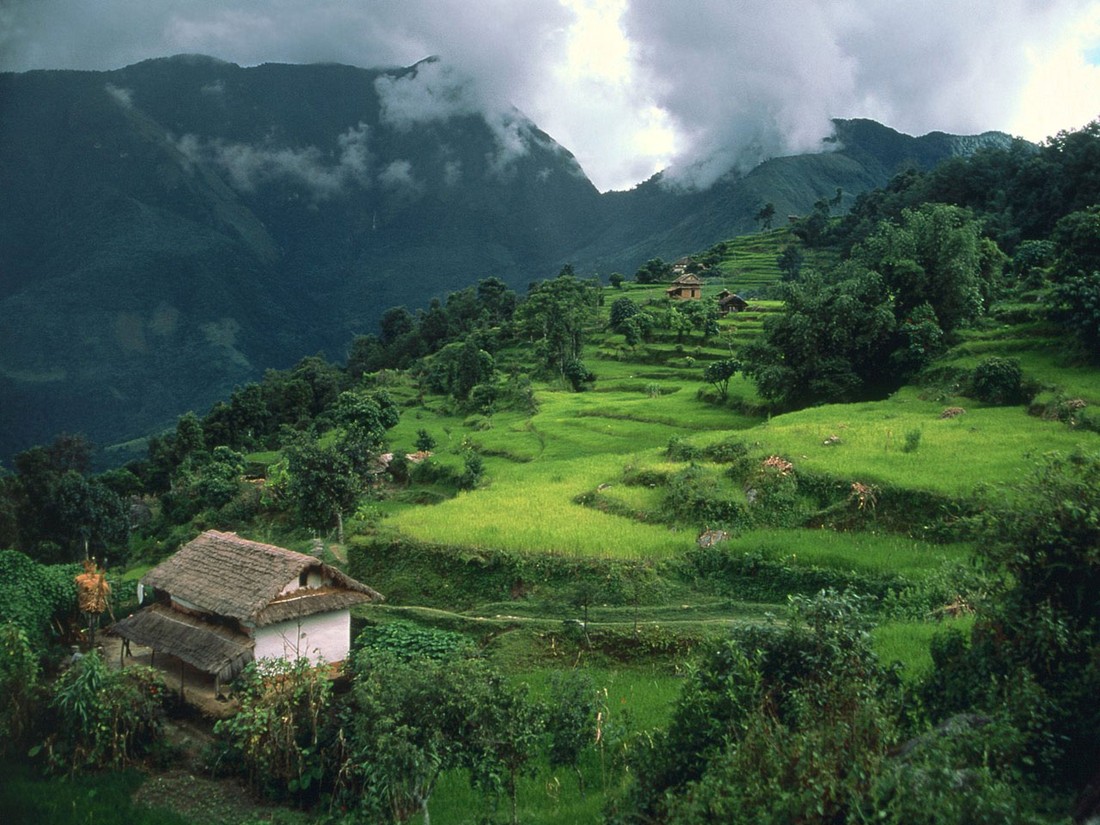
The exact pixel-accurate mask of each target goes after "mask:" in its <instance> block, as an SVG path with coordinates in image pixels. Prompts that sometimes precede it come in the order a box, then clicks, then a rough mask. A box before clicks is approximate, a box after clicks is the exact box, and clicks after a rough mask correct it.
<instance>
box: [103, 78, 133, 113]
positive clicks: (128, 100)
mask: <svg viewBox="0 0 1100 825" xmlns="http://www.w3.org/2000/svg"><path fill="white" fill-rule="evenodd" d="M104 88H105V89H106V90H107V94H109V95H110V96H111V97H113V98H114V99H115V100H116V101H118V103H119V105H120V106H122V108H123V109H129V108H130V107H132V106H133V105H134V90H133V89H123V88H122V87H120V86H113V85H111V84H110V83H108V84H107V85H106V86H104Z"/></svg>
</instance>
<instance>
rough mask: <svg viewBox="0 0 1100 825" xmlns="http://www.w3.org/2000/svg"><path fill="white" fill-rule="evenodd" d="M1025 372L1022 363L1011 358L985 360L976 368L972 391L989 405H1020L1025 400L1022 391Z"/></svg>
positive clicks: (972, 380) (971, 385)
mask: <svg viewBox="0 0 1100 825" xmlns="http://www.w3.org/2000/svg"><path fill="white" fill-rule="evenodd" d="M1022 383H1023V371H1022V370H1021V369H1020V362H1019V361H1016V360H1014V359H1011V358H998V357H992V358H985V359H983V360H982V361H981V363H979V364H978V366H977V367H975V368H974V375H973V378H972V379H971V384H970V387H971V389H970V391H971V393H972V394H973V395H974V397H975V398H977V399H978V400H979V401H984V402H986V403H987V404H1019V403H1022V402H1023V401H1024V400H1025V399H1024V398H1023V391H1022Z"/></svg>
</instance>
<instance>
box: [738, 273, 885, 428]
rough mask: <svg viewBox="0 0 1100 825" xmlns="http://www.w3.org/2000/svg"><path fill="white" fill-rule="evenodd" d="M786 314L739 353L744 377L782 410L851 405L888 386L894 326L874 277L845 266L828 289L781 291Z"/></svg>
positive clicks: (817, 281)
mask: <svg viewBox="0 0 1100 825" xmlns="http://www.w3.org/2000/svg"><path fill="white" fill-rule="evenodd" d="M783 296H784V300H785V302H786V307H785V308H784V311H783V313H782V314H779V315H776V316H773V317H771V318H768V319H767V320H766V321H765V322H764V334H763V336H761V337H760V338H759V339H758V340H756V341H754V342H753V343H751V344H749V345H748V346H747V347H745V349H744V351H743V353H742V355H743V357H744V362H745V364H744V372H745V375H747V376H749V377H750V378H752V379H753V381H755V382H756V385H757V388H758V389H759V391H760V394H761V395H762V396H764V398H767V399H768V400H769V401H773V402H775V403H777V404H778V405H779V406H781V407H799V406H804V405H806V404H812V403H815V402H821V401H852V400H855V399H858V398H860V397H863V396H865V395H866V394H868V393H869V392H872V391H874V390H876V389H880V388H881V387H882V385H883V384H884V383H885V382H886V381H888V379H889V372H888V370H889V366H890V358H889V356H890V352H891V347H892V345H893V343H894V332H895V328H896V323H895V320H894V310H893V304H892V302H891V300H890V293H889V290H888V289H887V287H886V284H885V283H884V282H883V279H882V277H881V276H880V275H878V274H877V273H875V272H871V271H868V270H864V269H862V268H860V267H857V266H850V267H849V268H848V269H847V270H846V271H845V277H843V278H842V279H841V280H838V281H835V282H828V281H825V280H823V279H822V278H820V277H818V276H811V277H808V278H806V279H805V280H803V281H801V282H799V283H795V284H785V285H784V289H783Z"/></svg>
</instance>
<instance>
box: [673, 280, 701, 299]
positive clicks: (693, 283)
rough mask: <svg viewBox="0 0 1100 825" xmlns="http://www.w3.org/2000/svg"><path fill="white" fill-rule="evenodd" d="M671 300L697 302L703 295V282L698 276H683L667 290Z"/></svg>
mask: <svg viewBox="0 0 1100 825" xmlns="http://www.w3.org/2000/svg"><path fill="white" fill-rule="evenodd" d="M665 294H666V295H668V297H669V298H678V299H680V300H691V301H697V300H699V298H700V297H702V295H703V282H702V281H700V280H699V278H698V276H696V275H681V276H680V277H679V278H677V279H676V280H675V281H673V282H672V286H670V287H669V288H668V289H666V290H665Z"/></svg>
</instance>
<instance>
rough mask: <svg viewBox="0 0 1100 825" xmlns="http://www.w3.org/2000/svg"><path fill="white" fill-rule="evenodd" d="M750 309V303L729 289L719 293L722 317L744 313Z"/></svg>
mask: <svg viewBox="0 0 1100 825" xmlns="http://www.w3.org/2000/svg"><path fill="white" fill-rule="evenodd" d="M748 307H749V302H748V301H746V300H745V299H744V298H742V297H741V296H740V295H737V294H736V293H733V292H730V291H729V290H728V289H723V290H722V291H721V292H719V293H718V312H719V313H721V314H722V315H728V314H729V313H730V312H744V311H745V310H746V309H748Z"/></svg>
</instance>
